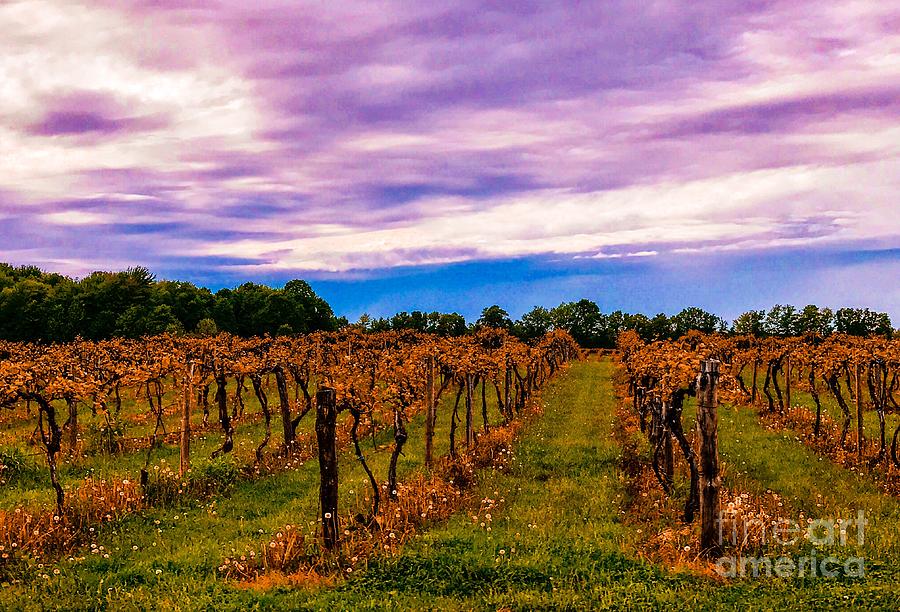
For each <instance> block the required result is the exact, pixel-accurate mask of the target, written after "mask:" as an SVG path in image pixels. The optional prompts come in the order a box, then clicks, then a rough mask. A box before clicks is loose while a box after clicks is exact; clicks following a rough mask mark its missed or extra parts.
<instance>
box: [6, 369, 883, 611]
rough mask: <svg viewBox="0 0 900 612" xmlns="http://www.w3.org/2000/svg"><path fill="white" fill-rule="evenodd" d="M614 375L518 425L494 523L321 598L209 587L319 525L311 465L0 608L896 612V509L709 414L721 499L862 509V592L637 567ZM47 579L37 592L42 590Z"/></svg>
mask: <svg viewBox="0 0 900 612" xmlns="http://www.w3.org/2000/svg"><path fill="white" fill-rule="evenodd" d="M612 367H613V366H612V364H610V363H609V362H584V363H577V364H574V365H573V366H572V367H571V368H570V369H569V371H568V372H567V373H565V374H564V375H563V376H561V377H559V378H558V379H556V380H554V381H553V382H552V383H551V384H550V385H549V386H548V388H547V389H546V391H545V392H544V395H543V402H544V404H545V405H546V409H545V414H544V415H543V416H542V417H541V418H540V419H538V420H536V421H534V422H532V423H531V424H529V426H528V427H527V429H526V430H525V432H524V434H523V436H522V437H521V439H520V440H519V441H518V442H517V444H516V446H515V456H516V461H515V462H514V464H513V468H512V470H511V471H509V472H508V473H500V472H487V473H484V474H483V475H482V477H481V480H480V482H479V484H478V485H477V490H476V491H475V492H474V495H475V497H476V499H478V498H483V497H490V498H493V499H497V500H499V499H502V500H503V502H502V503H501V504H500V506H499V507H498V508H497V509H495V510H493V511H492V517H491V519H490V520H487V517H485V516H484V514H483V513H479V514H478V515H477V518H476V519H473V514H474V512H472V511H461V512H459V513H458V514H457V515H455V516H454V517H453V518H452V519H451V520H450V521H448V522H447V523H445V524H440V525H436V526H433V527H432V528H431V529H430V530H426V531H423V532H422V533H421V534H420V535H419V536H418V537H417V538H415V539H414V540H412V541H411V542H410V543H408V544H407V545H406V546H405V547H404V548H403V550H402V551H401V553H400V554H399V555H398V556H396V557H392V558H377V559H375V560H373V561H371V562H370V564H369V566H368V568H366V569H364V570H362V571H359V572H357V573H355V574H353V577H352V578H351V579H349V580H347V581H345V582H343V583H340V584H338V585H337V586H335V587H328V588H326V587H319V588H310V589H307V588H287V587H275V588H271V589H268V590H248V589H246V588H240V587H239V586H237V585H234V584H232V583H228V582H225V581H223V580H222V579H221V578H219V577H218V576H217V572H216V568H217V566H218V565H219V564H220V563H221V561H222V559H223V557H224V556H226V555H229V554H231V553H232V551H235V552H237V553H238V554H239V553H240V552H241V551H242V550H244V549H245V548H246V547H248V546H255V545H258V544H259V542H260V541H261V540H262V538H263V537H264V536H263V535H261V534H260V530H262V531H263V533H266V534H269V533H272V532H273V531H274V530H276V529H278V528H279V527H281V526H283V525H284V524H286V523H294V524H301V525H304V524H305V525H309V521H311V520H313V517H314V516H315V515H316V492H317V478H318V472H317V466H316V465H314V462H310V463H308V464H306V465H304V466H301V467H299V468H298V469H296V470H291V471H288V472H285V473H282V474H278V475H275V476H272V477H270V478H267V479H264V480H260V481H256V482H241V483H239V484H238V486H236V487H235V489H234V490H233V491H231V493H230V494H228V495H223V496H220V497H219V498H216V499H215V500H212V501H211V502H209V503H207V504H199V503H195V504H191V505H189V506H184V507H181V508H177V509H168V510H153V511H146V512H145V513H144V514H143V515H141V516H134V517H132V518H130V519H127V520H125V521H123V522H121V523H119V524H117V525H115V526H111V527H107V528H106V529H105V530H104V532H103V533H101V534H100V535H98V537H97V541H96V543H97V545H98V546H103V547H104V553H106V552H108V554H109V555H110V557H109V558H108V559H105V558H103V557H102V554H96V555H91V554H88V553H85V555H84V556H85V557H86V558H85V559H84V561H81V562H74V563H73V562H69V561H65V560H63V561H62V562H61V563H56V564H53V563H45V565H44V567H43V568H39V567H38V566H37V563H39V562H34V563H32V564H30V566H29V567H28V568H27V574H26V579H25V580H24V581H23V583H21V584H15V585H7V586H5V587H4V588H2V589H0V607H2V608H4V609H34V610H40V609H57V608H65V609H115V610H119V609H171V610H197V609H201V610H202V609H209V610H213V609H214V610H232V609H234V610H238V609H240V610H243V609H267V610H268V609H321V610H364V609H396V610H409V609H448V610H473V609H475V610H494V609H499V608H510V609H521V610H533V609H597V608H614V609H667V608H675V607H677V608H684V609H716V608H726V609H753V610H756V609H764V610H768V609H785V610H787V609H798V608H809V609H841V608H856V609H860V608H869V609H895V608H896V601H897V599H898V596H900V586H898V585H897V583H898V581H897V570H895V569H894V568H895V567H896V565H897V562H898V560H900V550H898V545H897V543H898V542H900V538H898V534H897V525H898V520H897V518H898V502H897V500H895V499H892V498H889V497H886V496H884V495H882V494H880V493H879V492H878V489H877V487H876V486H875V485H874V484H873V483H871V482H870V481H869V480H868V479H867V478H865V477H859V476H857V475H855V474H853V473H851V472H848V471H846V470H844V469H842V468H839V467H838V466H835V465H833V464H830V463H829V462H828V461H827V460H820V459H819V458H818V457H817V456H816V455H815V454H814V453H812V452H811V451H810V450H809V449H807V448H806V447H804V446H803V445H802V444H800V443H799V442H798V441H797V440H795V439H794V438H793V436H791V435H790V434H785V433H783V432H773V431H768V430H766V429H765V428H764V427H762V426H761V425H760V424H759V421H758V419H757V417H756V415H755V413H754V412H753V411H752V410H749V409H746V408H741V409H733V408H730V407H726V406H723V407H722V408H721V409H720V446H721V451H722V457H723V461H724V462H725V463H726V474H725V476H726V478H725V484H726V486H730V487H737V488H741V489H744V490H750V491H753V492H758V493H764V492H765V491H767V490H771V491H775V492H778V493H780V494H781V495H783V496H784V499H785V502H786V504H787V505H788V506H789V509H788V510H787V512H788V514H786V516H789V517H792V518H796V516H797V515H796V513H798V512H804V513H805V514H806V515H808V516H840V515H841V513H843V512H850V511H855V510H856V509H857V508H863V509H865V510H867V512H868V513H869V516H870V519H871V520H872V525H870V528H869V531H868V533H869V534H871V535H870V538H869V539H868V541H867V544H866V545H865V546H864V547H863V549H862V550H861V551H860V552H862V553H864V555H865V556H866V558H867V563H868V564H869V565H868V566H867V568H868V569H869V573H868V575H867V578H866V579H864V580H827V579H805V580H793V579H757V580H745V581H736V582H733V583H722V582H718V581H713V580H710V579H707V578H703V577H700V576H696V575H692V574H687V573H679V572H673V571H670V570H669V569H668V568H665V567H661V566H659V565H656V564H654V563H651V562H648V561H645V560H643V559H641V558H639V557H638V555H637V554H636V550H637V547H638V546H639V544H640V542H641V538H642V536H641V534H639V533H637V529H636V527H634V526H631V525H629V524H628V523H625V522H623V520H622V518H623V515H622V512H623V508H624V507H625V505H624V495H625V477H624V475H623V474H622V472H621V470H620V449H619V448H618V446H617V444H616V442H615V440H614V439H613V437H612V433H613V431H614V429H615V428H616V427H617V423H616V422H615V419H614V411H615V402H616V400H615V398H614V396H613V392H612V388H611V384H610V375H611V373H612ZM448 399H452V398H448ZM447 413H448V410H447V406H446V403H445V405H444V407H443V408H442V413H441V414H442V417H443V418H442V420H441V421H440V423H439V426H440V427H439V434H438V435H439V438H438V439H439V440H442V441H443V440H445V438H446V425H447V423H446V418H447ZM492 413H493V411H492ZM690 414H692V412H691V410H690V408H689V410H688V412H687V415H690ZM688 419H689V416H686V419H685V426H686V429H690V424H691V423H690V421H689V420H688ZM409 429H410V432H411V435H412V437H411V438H410V443H409V447H408V449H407V453H406V456H405V457H404V458H403V461H402V463H401V471H402V472H403V473H407V474H408V473H410V472H411V471H413V470H416V469H420V467H421V456H422V441H421V435H420V433H421V429H422V427H421V423H419V422H418V421H416V420H414V422H413V423H412V424H411V425H410V428H409ZM381 441H382V442H383V443H385V442H387V439H386V438H384V437H383V438H382V440H381ZM441 450H442V451H445V450H446V449H445V448H444V447H442V448H441ZM370 454H372V465H373V467H374V468H375V469H376V473H377V474H378V475H379V477H380V478H384V475H385V470H386V467H385V466H386V461H387V456H386V455H387V453H386V452H383V451H382V452H380V453H370ZM362 479H363V475H362V471H361V470H360V469H359V467H358V466H356V465H354V462H353V461H352V458H351V457H349V456H348V455H346V454H344V455H342V456H341V482H342V494H343V498H342V506H343V507H347V505H348V504H349V503H350V502H351V494H350V493H349V491H350V490H354V491H356V492H358V491H361V490H363V487H364V482H363V480H362ZM156 521H159V524H158V525H157V523H156ZM482 522H484V523H485V526H484V527H482V526H481V523H482ZM488 526H490V528H491V529H490V531H488V529H487V527H488ZM132 546H137V547H138V550H137V551H133V550H132ZM53 569H60V574H59V575H58V576H57V575H55V574H53ZM157 570H159V571H160V573H159V574H157ZM44 573H47V574H48V575H49V576H50V578H49V579H44V578H42V577H40V576H41V575H42V574H44Z"/></svg>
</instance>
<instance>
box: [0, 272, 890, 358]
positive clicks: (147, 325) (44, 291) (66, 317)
mask: <svg viewBox="0 0 900 612" xmlns="http://www.w3.org/2000/svg"><path fill="white" fill-rule="evenodd" d="M347 324H348V321H347V319H346V318H344V317H338V316H335V314H334V312H333V310H332V308H331V306H330V305H329V304H328V302H326V301H325V300H324V299H323V298H321V297H320V296H318V295H317V294H316V293H315V291H313V289H312V287H310V285H309V283H307V282H306V281H303V280H299V279H296V280H291V281H289V282H287V283H286V284H285V285H284V287H282V288H272V287H269V286H267V285H260V284H256V283H251V282H247V283H244V284H242V285H240V286H238V287H236V288H234V289H227V288H226V289H220V290H219V291H216V292H215V293H213V292H212V291H210V290H209V289H207V288H205V287H198V286H196V285H194V284H193V283H189V282H183V281H169V280H157V279H156V278H155V277H154V275H153V274H152V273H151V272H150V271H149V270H148V269H147V268H143V267H135V268H129V269H127V270H124V271H120V272H94V273H92V274H90V275H88V276H86V277H84V278H82V279H80V280H78V279H72V278H70V277H67V276H64V275H61V274H56V273H52V272H44V271H42V270H41V269H39V268H37V267H35V266H19V267H15V266H12V265H9V264H2V263H0V339H4V340H12V341H25V342H69V341H71V340H74V339H75V338H77V337H80V338H83V339H86V340H102V339H105V338H111V337H125V338H138V337H141V336H145V335H154V334H159V333H164V332H170V333H176V334H177V333H197V334H200V335H212V334H215V333H217V332H219V331H225V332H229V333H232V334H235V335H238V336H244V337H249V336H263V335H266V334H268V335H270V336H278V335H288V334H297V333H309V332H313V331H334V330H337V329H340V328H341V327H343V326H345V325H347ZM354 325H355V326H357V327H360V328H362V329H364V330H366V331H372V332H383V331H390V330H415V331H419V332H425V333H434V334H439V335H442V336H461V335H464V334H468V333H471V332H472V331H474V330H477V329H480V328H483V327H493V328H499V329H505V330H507V331H509V332H510V333H512V334H513V335H515V336H517V337H518V338H521V339H522V340H525V341H534V340H536V339H538V338H541V337H542V336H543V335H544V334H546V333H547V332H549V331H552V330H555V329H563V330H566V331H567V332H569V333H570V334H571V335H572V336H573V337H574V338H575V340H576V341H578V343H579V344H580V345H581V346H583V347H586V348H614V347H615V345H616V339H617V338H618V336H619V334H620V333H622V332H624V331H628V330H633V331H635V332H636V333H637V334H638V335H639V336H640V337H641V338H642V339H644V340H648V341H652V340H665V339H672V338H679V337H681V336H683V335H684V334H685V333H687V332H688V331H691V330H698V331H701V332H704V333H715V332H719V333H729V332H730V333H734V334H752V335H755V336H759V337H765V336H777V337H784V336H800V335H804V334H807V333H817V334H819V335H822V336H827V335H829V334H831V333H834V332H838V333H846V334H851V335H856V336H869V335H880V336H885V337H890V336H891V335H892V334H893V331H894V330H893V327H892V323H891V319H890V317H889V316H888V315H887V314H886V313H879V312H875V311H872V310H869V309H867V308H841V309H838V310H835V311H832V310H831V309H829V308H819V307H818V306H814V305H810V306H806V307H804V308H802V309H798V308H796V307H794V306H789V305H776V306H774V307H772V308H771V309H769V310H751V311H748V312H746V313H744V314H742V315H741V316H739V317H738V318H737V319H735V321H734V322H733V323H731V324H729V323H728V322H727V321H726V320H725V319H723V318H722V317H719V316H718V315H715V314H713V313H710V312H707V311H705V310H703V309H701V308H697V307H690V308H685V309H684V310H682V311H681V312H679V313H677V314H675V315H672V316H668V315H666V314H662V313H660V314H657V315H655V316H652V317H649V316H647V315H644V314H640V313H628V312H623V311H621V310H616V311H614V312H611V313H608V314H607V313H603V312H601V310H600V308H599V306H598V305H597V304H596V303H595V302H593V301H591V300H588V299H582V300H579V301H577V302H566V303H562V304H560V305H559V306H556V307H555V308H549V309H548V308H544V307H543V306H536V307H535V308H533V309H532V310H530V311H529V312H526V313H525V314H523V315H522V317H521V318H519V319H517V320H513V319H512V318H511V317H510V316H509V313H508V312H507V311H505V310H504V309H503V308H501V307H500V306H498V305H493V306H489V307H487V308H485V309H484V310H483V311H482V313H481V316H480V317H479V318H478V319H477V320H476V321H474V322H472V323H468V322H467V321H466V319H465V318H464V317H463V316H462V315H460V314H458V313H455V312H453V313H441V312H421V311H413V312H399V313H397V314H395V315H393V316H392V317H387V318H385V317H379V318H373V317H370V316H368V315H363V316H362V317H360V319H359V321H358V322H357V323H355V324H354Z"/></svg>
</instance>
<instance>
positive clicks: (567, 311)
mask: <svg viewBox="0 0 900 612" xmlns="http://www.w3.org/2000/svg"><path fill="white" fill-rule="evenodd" d="M357 325H360V326H362V327H364V328H365V329H368V330H370V331H387V330H399V329H413V330H416V331H420V332H432V333H440V334H444V335H460V334H464V333H468V332H470V331H472V330H477V329H479V328H482V327H495V328H500V329H505V330H507V331H509V332H510V333H512V334H513V335H515V336H516V337H518V338H520V339H522V340H525V341H532V340H535V339H537V338H541V337H543V336H544V334H546V333H547V332H550V331H552V330H554V329H563V330H565V331H567V332H569V334H571V335H572V337H573V338H575V340H576V341H577V342H578V344H579V345H581V346H582V347H584V348H615V346H616V340H617V338H618V337H619V334H621V333H622V332H625V331H629V330H631V331H635V332H636V333H637V334H638V335H639V336H640V337H641V339H642V340H645V341H655V340H674V339H677V338H681V337H682V336H684V335H685V334H686V333H688V332H689V331H692V330H696V331H700V332H703V333H706V334H713V333H721V334H729V333H730V334H734V335H754V336H757V337H769V336H774V337H790V336H803V335H806V334H809V333H815V334H818V335H820V336H828V335H831V334H832V333H844V334H850V335H853V336H875V335H877V336H884V337H886V338H891V337H892V336H893V333H894V330H893V327H892V325H891V319H890V317H889V316H888V315H887V314H886V313H880V312H875V311H872V310H869V309H868V308H841V309H839V310H837V311H832V310H831V309H829V308H819V307H818V306H814V305H810V306H806V307H805V308H803V309H797V308H796V307H794V306H786V305H781V304H778V305H775V306H773V307H772V308H771V309H770V310H768V311H766V310H753V311H749V312H746V313H744V314H742V315H741V316H740V317H738V318H737V319H735V321H734V322H733V323H732V324H729V323H728V321H726V320H725V319H723V318H722V317H720V316H718V315H715V314H713V313H711V312H707V311H705V310H703V309H701V308H697V307H694V306H692V307H689V308H685V309H683V310H682V311H681V312H679V313H678V314H675V315H672V316H667V315H666V314H663V313H660V314H657V315H656V316H653V317H648V316H647V315H644V314H640V313H637V314H633V313H628V312H623V311H621V310H616V311H614V312H611V313H609V314H605V313H603V312H601V311H600V307H599V306H598V305H597V304H596V303H595V302H592V301H591V300H588V299H582V300H579V301H577V302H565V303H562V304H560V305H559V306H557V307H555V308H550V309H547V308H544V307H543V306H535V307H534V308H533V309H532V310H530V311H529V312H526V313H525V314H524V315H522V317H521V318H520V319H518V320H513V319H511V318H510V316H509V313H507V312H506V311H505V310H503V308H501V307H500V306H498V305H493V306H489V307H487V308H485V309H484V310H483V311H482V313H481V316H480V317H479V318H478V319H477V320H476V321H475V322H474V323H472V324H470V325H466V322H465V319H464V318H463V317H462V316H460V315H458V314H456V313H453V314H449V315H446V314H441V313H437V312H432V313H423V312H417V311H416V312H411V313H409V312H401V313H398V314H396V315H394V316H393V317H390V318H387V319H385V318H379V319H371V318H370V317H368V316H367V315H363V316H362V317H361V318H360V321H359V322H358V323H357Z"/></svg>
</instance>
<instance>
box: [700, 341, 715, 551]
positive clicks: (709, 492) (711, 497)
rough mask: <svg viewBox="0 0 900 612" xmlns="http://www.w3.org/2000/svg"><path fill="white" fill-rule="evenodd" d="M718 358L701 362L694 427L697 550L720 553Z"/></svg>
mask: <svg viewBox="0 0 900 612" xmlns="http://www.w3.org/2000/svg"><path fill="white" fill-rule="evenodd" d="M718 379H719V362H718V361H717V360H715V359H707V360H704V361H703V362H701V364H700V376H699V377H698V379H697V427H698V429H699V433H700V520H701V527H700V529H701V531H700V552H701V553H702V554H704V555H706V556H708V557H714V556H716V555H718V554H719V541H718V538H719V529H718V525H717V521H718V520H719V485H720V478H719V439H718V427H719V417H718V403H719V400H718V389H717V387H718Z"/></svg>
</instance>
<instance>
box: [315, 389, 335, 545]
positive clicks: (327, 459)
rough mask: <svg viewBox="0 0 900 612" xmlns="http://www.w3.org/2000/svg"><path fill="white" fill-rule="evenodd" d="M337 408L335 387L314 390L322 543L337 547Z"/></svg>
mask: <svg viewBox="0 0 900 612" xmlns="http://www.w3.org/2000/svg"><path fill="white" fill-rule="evenodd" d="M336 425H337V409H336V408H335V403H334V389H329V388H327V387H322V388H320V389H319V390H318V391H317V392H316V441H317V442H318V445H319V479H320V480H319V505H320V506H321V508H322V544H323V546H324V547H325V548H326V549H327V550H334V549H336V548H337V547H338V545H339V541H338V512H337V510H338V463H337V449H336V447H335V446H336V445H335V428H336Z"/></svg>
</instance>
